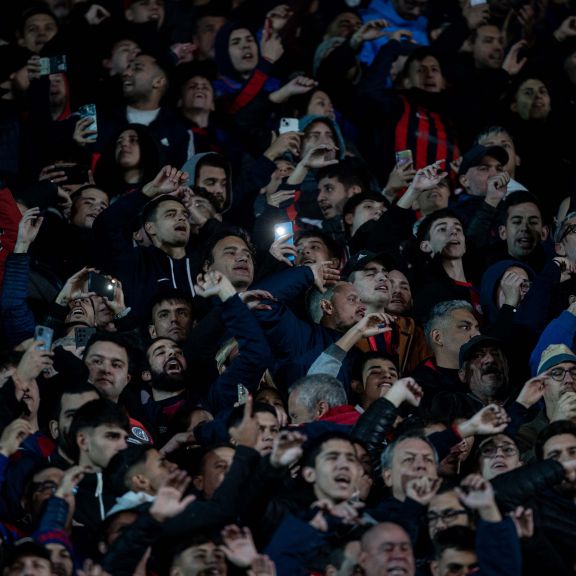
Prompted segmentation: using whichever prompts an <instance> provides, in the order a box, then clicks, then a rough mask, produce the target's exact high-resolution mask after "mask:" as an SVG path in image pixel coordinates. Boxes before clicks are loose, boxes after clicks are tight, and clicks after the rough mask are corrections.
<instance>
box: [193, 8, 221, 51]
mask: <svg viewBox="0 0 576 576" xmlns="http://www.w3.org/2000/svg"><path fill="white" fill-rule="evenodd" d="M225 23H226V18H224V17H223V16H203V17H202V18H200V19H199V20H198V23H197V25H196V32H195V34H194V37H193V38H192V39H193V41H194V44H195V45H196V54H195V57H197V58H198V60H213V59H214V41H215V40H216V34H218V30H220V28H222V26H224V24H225Z"/></svg>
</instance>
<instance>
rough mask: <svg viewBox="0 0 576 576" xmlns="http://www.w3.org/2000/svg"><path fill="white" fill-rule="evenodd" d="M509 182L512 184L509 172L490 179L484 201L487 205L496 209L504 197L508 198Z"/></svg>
mask: <svg viewBox="0 0 576 576" xmlns="http://www.w3.org/2000/svg"><path fill="white" fill-rule="evenodd" d="M508 182H510V174H508V172H500V173H499V174H496V175H495V176H491V177H490V178H488V180H487V186H488V187H487V191H486V198H485V199H484V201H485V202H486V204H489V205H490V206H493V207H494V208H496V207H497V206H498V204H500V202H501V201H502V199H503V198H504V196H506V192H507V191H508Z"/></svg>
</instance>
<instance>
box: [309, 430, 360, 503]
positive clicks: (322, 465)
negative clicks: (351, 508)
mask: <svg viewBox="0 0 576 576" xmlns="http://www.w3.org/2000/svg"><path fill="white" fill-rule="evenodd" d="M302 474H303V476H304V479H305V480H306V481H307V482H309V483H311V484H313V485H314V493H315V494H316V497H317V498H318V499H323V498H325V499H327V500H329V501H331V502H334V503H338V502H343V501H345V500H348V499H350V498H351V497H352V494H353V493H354V491H355V490H356V486H357V484H358V480H359V478H360V476H361V474H362V467H361V466H360V463H359V462H358V458H357V457H356V452H355V450H354V445H353V444H352V443H351V442H348V441H347V440H341V439H338V438H333V439H332V440H327V441H326V442H325V443H324V444H323V445H322V450H321V451H320V453H319V454H318V456H316V460H315V462H314V468H310V467H305V468H304V469H303V470H302Z"/></svg>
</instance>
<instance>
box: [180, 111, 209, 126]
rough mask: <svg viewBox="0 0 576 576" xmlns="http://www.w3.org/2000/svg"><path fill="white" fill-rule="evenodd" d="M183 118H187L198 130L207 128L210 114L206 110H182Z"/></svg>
mask: <svg viewBox="0 0 576 576" xmlns="http://www.w3.org/2000/svg"><path fill="white" fill-rule="evenodd" d="M184 117H185V118H188V120H190V122H192V124H194V125H195V126H198V128H208V124H209V122H210V112H209V111H208V110H198V109H196V108H193V109H192V110H184Z"/></svg>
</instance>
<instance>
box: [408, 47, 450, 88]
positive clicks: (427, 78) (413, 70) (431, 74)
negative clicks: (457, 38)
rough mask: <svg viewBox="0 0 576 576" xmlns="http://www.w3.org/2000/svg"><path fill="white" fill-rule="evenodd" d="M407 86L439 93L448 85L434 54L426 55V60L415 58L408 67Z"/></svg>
mask: <svg viewBox="0 0 576 576" xmlns="http://www.w3.org/2000/svg"><path fill="white" fill-rule="evenodd" d="M406 87H407V88H418V89H420V90H424V91H425V92H431V93H438V92H442V91H443V90H444V88H445V87H446V81H445V80H444V76H443V75H442V70H441V68H440V63H439V62H438V60H436V58H434V56H426V57H425V58H424V60H420V61H417V60H415V61H414V62H412V63H411V64H410V67H409V68H408V77H407V79H406Z"/></svg>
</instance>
